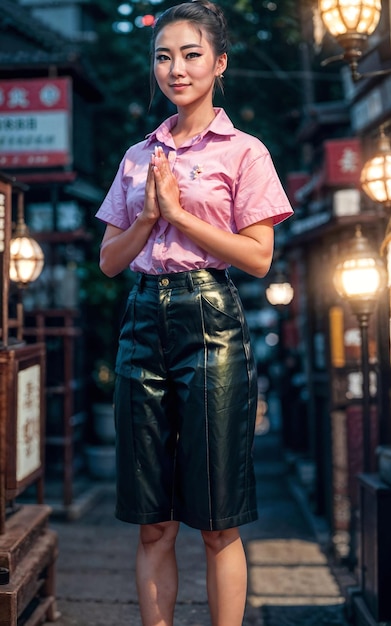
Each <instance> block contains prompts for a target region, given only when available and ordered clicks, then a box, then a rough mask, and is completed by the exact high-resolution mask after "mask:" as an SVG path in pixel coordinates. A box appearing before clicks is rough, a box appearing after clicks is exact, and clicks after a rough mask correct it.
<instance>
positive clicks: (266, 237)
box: [171, 210, 274, 278]
mask: <svg viewBox="0 0 391 626" xmlns="http://www.w3.org/2000/svg"><path fill="white" fill-rule="evenodd" d="M171 223H174V224H175V226H176V227H177V228H178V229H179V230H180V231H182V232H183V233H184V234H186V235H187V236H188V237H189V238H190V239H191V240H192V241H194V243H196V244H197V245H199V246H200V247H201V248H203V249H204V250H206V251H207V252H209V253H210V254H212V255H213V256H215V257H216V258H218V259H221V260H222V261H225V262H226V263H229V264H230V265H233V266H235V267H237V268H239V269H241V270H243V271H245V272H247V273H248V274H251V275H253V276H256V277H258V278H262V277H263V276H265V274H267V272H268V270H269V268H270V263H271V261H272V257H273V246H274V231H273V220H272V218H270V219H267V220H264V221H263V222H259V223H257V224H253V225H252V226H248V227H247V228H244V229H242V230H241V231H240V233H238V234H236V233H230V232H227V231H222V230H220V229H219V228H217V227H216V226H211V225H210V224H208V223H206V222H204V221H203V220H201V219H200V218H198V217H196V216H195V215H192V214H190V213H187V212H186V211H183V210H182V211H181V212H180V213H176V218H175V221H172V222H171Z"/></svg>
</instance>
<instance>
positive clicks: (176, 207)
mask: <svg viewBox="0 0 391 626" xmlns="http://www.w3.org/2000/svg"><path fill="white" fill-rule="evenodd" d="M152 163H153V171H154V175H155V181H156V193H157V200H158V203H159V208H160V212H161V214H162V216H163V217H164V218H165V219H166V220H167V221H168V222H170V223H171V224H173V225H174V226H176V227H177V228H178V229H179V230H180V231H181V232H183V233H185V234H186V236H187V237H189V239H191V240H192V241H194V243H196V244H197V245H199V246H200V247H201V248H203V249H204V250H206V251H207V252H209V253H210V254H212V255H213V256H215V257H217V258H218V259H221V260H222V261H225V262H227V263H229V264H230V265H234V266H235V267H238V268H239V269H241V270H244V271H245V272H247V273H248V274H252V275H253V276H257V277H258V278H262V277H263V276H265V274H266V273H267V272H268V270H269V267H270V263H271V260H272V257H273V247H274V230H273V219H272V218H268V219H266V220H263V221H261V222H257V223H256V224H252V225H251V226H248V227H247V228H243V229H242V230H241V231H240V232H239V233H238V234H236V233H230V232H227V231H223V230H220V229H219V228H217V227H216V226H212V225H210V224H208V223H207V222H204V221H203V220H201V219H200V218H198V217H196V216H195V215H192V214H190V213H188V212H187V211H185V210H184V209H182V207H181V204H180V193H179V189H178V184H177V181H176V178H175V176H174V174H173V173H172V172H171V168H170V166H169V164H168V161H167V158H166V157H165V155H164V153H163V151H162V150H161V149H158V150H157V151H156V153H155V155H153V157H152Z"/></svg>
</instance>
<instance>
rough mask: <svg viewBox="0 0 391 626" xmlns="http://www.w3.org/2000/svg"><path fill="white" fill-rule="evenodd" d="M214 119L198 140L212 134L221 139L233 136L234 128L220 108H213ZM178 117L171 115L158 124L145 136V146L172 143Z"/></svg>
mask: <svg viewBox="0 0 391 626" xmlns="http://www.w3.org/2000/svg"><path fill="white" fill-rule="evenodd" d="M215 113H216V117H215V118H214V119H213V120H212V122H211V123H210V124H209V126H208V127H207V128H205V130H203V131H202V133H200V139H202V138H203V137H204V136H205V135H206V134H207V133H214V134H215V135H222V136H223V137H224V136H225V137H231V136H232V135H234V134H235V128H234V125H233V124H232V122H231V120H230V119H229V117H228V115H227V114H226V112H225V111H224V109H221V108H215ZM177 119H178V115H177V114H175V115H172V116H171V117H169V118H168V119H166V120H165V121H164V122H162V123H161V124H160V126H158V127H157V128H156V129H155V130H154V131H153V132H152V133H150V134H149V135H147V136H146V139H147V144H146V145H147V146H149V145H150V144H151V143H153V142H154V141H159V142H161V143H164V144H169V143H172V136H171V130H172V129H173V128H174V126H175V124H176V123H177Z"/></svg>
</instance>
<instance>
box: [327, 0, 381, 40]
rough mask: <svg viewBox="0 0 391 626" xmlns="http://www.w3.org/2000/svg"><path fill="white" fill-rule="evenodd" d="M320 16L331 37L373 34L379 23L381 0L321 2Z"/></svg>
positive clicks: (329, 0) (328, 0) (334, 0)
mask: <svg viewBox="0 0 391 626" xmlns="http://www.w3.org/2000/svg"><path fill="white" fill-rule="evenodd" d="M319 11H320V16H321V18H322V20H323V23H324V25H325V26H326V28H327V30H328V31H329V32H330V34H331V35H333V36H334V37H336V38H337V39H338V38H339V37H341V36H342V37H343V36H345V35H356V34H358V35H363V36H364V37H365V38H366V37H368V36H369V35H371V34H372V33H373V31H374V30H375V28H376V26H377V25H378V23H379V19H380V13H381V0H319Z"/></svg>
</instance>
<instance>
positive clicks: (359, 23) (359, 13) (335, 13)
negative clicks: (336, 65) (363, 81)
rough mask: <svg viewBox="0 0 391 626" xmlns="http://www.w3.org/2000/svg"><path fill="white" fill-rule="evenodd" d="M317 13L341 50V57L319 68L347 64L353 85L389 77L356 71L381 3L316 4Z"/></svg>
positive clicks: (344, 0)
mask: <svg viewBox="0 0 391 626" xmlns="http://www.w3.org/2000/svg"><path fill="white" fill-rule="evenodd" d="M319 13H320V16H321V19H322V21H323V23H324V25H325V27H326V29H327V30H328V31H329V33H330V34H331V35H333V37H335V38H336V40H337V42H338V43H339V44H340V46H341V47H342V48H343V49H344V52H343V54H339V55H337V56H335V57H331V58H329V59H325V60H324V61H323V62H322V65H327V64H328V63H330V62H332V61H340V60H342V61H347V63H348V64H349V67H350V72H351V75H352V79H353V80H354V81H358V80H359V79H360V78H363V77H367V76H375V75H377V76H379V75H381V74H387V73H389V71H390V70H384V71H383V70H379V71H376V72H370V73H367V74H360V73H359V72H358V69H357V68H358V61H359V60H360V58H361V57H362V55H363V51H364V49H365V47H366V44H367V40H368V37H369V35H371V34H372V33H373V31H374V30H375V28H376V26H377V25H378V23H379V19H380V14H381V0H319Z"/></svg>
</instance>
